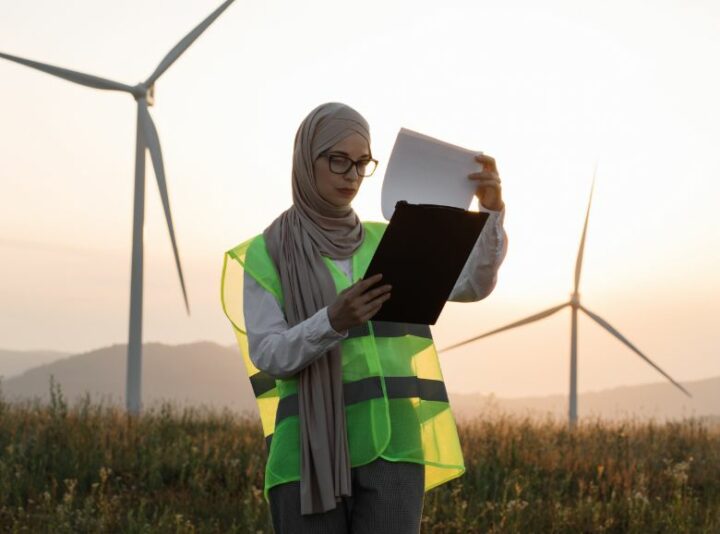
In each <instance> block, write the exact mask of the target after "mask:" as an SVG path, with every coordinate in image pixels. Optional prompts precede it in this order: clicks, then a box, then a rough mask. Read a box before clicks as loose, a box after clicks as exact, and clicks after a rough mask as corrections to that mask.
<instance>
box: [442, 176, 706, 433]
mask: <svg viewBox="0 0 720 534" xmlns="http://www.w3.org/2000/svg"><path fill="white" fill-rule="evenodd" d="M594 189H595V175H594V174H593V181H592V186H591V188H590V199H589V200H588V206H587V212H586V213H585V225H584V226H583V231H582V238H581V239H580V249H579V250H578V255H577V260H576V262H575V288H574V290H573V292H572V294H571V295H570V300H569V301H568V302H564V303H562V304H558V305H557V306H553V307H552V308H548V309H547V310H544V311H541V312H540V313H536V314H535V315H531V316H530V317H526V318H525V319H521V320H519V321H516V322H514V323H510V324H508V325H505V326H503V327H500V328H496V329H495V330H491V331H490V332H486V333H484V334H481V335H479V336H475V337H473V338H470V339H467V340H465V341H461V342H460V343H455V344H453V345H450V346H448V347H445V348H443V349H441V350H440V351H439V352H444V351H448V350H450V349H454V348H456V347H460V346H462V345H466V344H467V343H470V342H472V341H476V340H478V339H482V338H484V337H488V336H491V335H493V334H497V333H498V332H503V331H505V330H510V329H511V328H515V327H518V326H522V325H526V324H529V323H532V322H534V321H539V320H540V319H544V318H546V317H549V316H551V315H553V314H554V313H556V312H559V311H560V310H562V309H563V308H565V307H566V306H570V309H571V312H572V316H571V323H570V324H571V328H570V401H569V403H570V408H569V416H570V428H571V429H572V428H574V427H575V426H576V424H577V337H578V336H577V316H578V310H581V311H582V312H584V313H585V314H586V315H587V316H588V317H590V318H591V319H592V320H593V321H595V322H596V323H598V324H599V325H600V326H602V327H603V328H604V329H605V330H607V331H608V332H610V333H611V334H612V335H613V336H615V337H616V338H618V339H619V340H620V341H622V342H623V343H624V344H625V345H627V346H628V347H629V348H630V350H632V351H633V352H634V353H635V354H637V355H638V356H640V357H641V358H642V359H643V360H645V361H646V362H647V363H649V364H650V365H652V366H653V367H654V368H655V369H657V370H658V371H659V372H660V374H662V375H663V376H664V377H665V378H667V379H668V380H670V382H672V383H673V384H674V385H675V386H676V387H678V388H679V389H680V390H681V391H682V392H683V393H685V394H686V395H687V396H688V397H692V395H690V393H689V392H688V391H687V390H686V389H685V388H684V387H682V386H681V385H680V384H678V383H677V382H676V381H675V380H673V378H672V377H671V376H670V375H668V374H667V373H666V372H665V371H663V370H662V369H660V367H658V366H657V365H656V364H655V363H654V362H653V361H652V360H650V358H648V357H647V356H645V355H644V354H643V353H642V352H640V349H638V348H637V347H636V346H635V345H633V344H632V343H630V341H628V340H627V339H626V338H625V336H623V335H622V334H621V333H620V332H618V331H617V330H616V329H615V328H613V327H612V326H611V325H610V323H608V322H607V321H606V320H605V319H603V318H602V317H600V316H599V315H597V314H595V313H593V312H591V311H590V310H588V309H587V308H586V307H585V306H583V305H582V304H580V293H579V291H578V289H579V287H580V271H581V269H582V261H583V253H584V251H585V237H586V235H587V225H588V219H589V218H590V205H591V203H592V194H593V190H594Z"/></svg>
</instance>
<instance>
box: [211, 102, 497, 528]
mask: <svg viewBox="0 0 720 534" xmlns="http://www.w3.org/2000/svg"><path fill="white" fill-rule="evenodd" d="M476 159H477V161H478V162H480V163H482V164H483V170H482V171H481V172H477V173H472V174H470V175H469V176H468V179H472V180H475V181H477V192H476V195H477V197H478V199H479V200H480V203H481V206H482V208H481V209H483V210H484V211H489V212H490V216H489V219H488V222H487V224H486V227H485V228H484V230H483V232H482V233H481V235H480V237H479V238H478V241H477V243H476V245H475V247H474V249H473V251H472V253H471V255H470V257H469V259H468V261H467V263H466V265H465V267H464V268H463V272H462V274H461V275H460V277H459V278H458V281H457V282H456V284H455V287H454V288H453V291H452V293H451V295H450V300H454V301H459V302H471V301H477V300H480V299H482V298H484V297H485V296H487V295H488V294H489V293H490V292H491V291H492V289H493V288H494V286H495V283H496V280H497V270H498V268H499V266H500V264H501V263H502V261H503V259H504V257H505V253H506V251H507V235H506V233H505V231H504V229H503V226H502V224H503V218H504V212H505V210H504V203H503V200H502V193H501V186H500V178H499V177H498V173H497V169H496V166H495V161H494V160H493V158H491V157H489V156H486V155H478V156H477V157H476ZM376 163H377V162H376V161H375V160H374V159H373V158H372V152H371V149H370V133H369V127H368V124H367V121H366V120H365V119H364V118H363V117H362V116H361V115H360V114H359V113H358V112H357V111H355V110H354V109H352V108H351V107H349V106H347V105H344V104H341V103H337V102H330V103H326V104H322V105H320V106H318V107H317V108H315V109H314V110H313V111H311V112H310V114H309V115H308V116H307V117H306V118H305V119H304V120H303V122H302V123H301V124H300V127H299V128H298V131H297V134H296V136H295V147H294V153H293V170H292V192H293V205H292V206H291V207H290V208H289V209H287V210H286V211H284V212H283V213H282V214H280V216H278V217H277V218H276V219H275V220H274V221H273V222H272V223H271V224H270V225H269V226H268V227H267V228H266V229H265V231H264V232H263V233H262V234H261V235H258V236H255V237H254V238H252V239H250V240H248V241H245V242H244V243H241V244H240V245H238V246H237V247H234V248H233V249H231V250H229V251H227V253H226V254H225V261H224V265H223V279H222V291H221V293H222V301H223V309H224V310H225V313H226V315H227V316H228V318H229V319H230V321H231V323H232V324H233V327H234V331H235V334H236V335H237V339H238V344H239V346H240V349H241V352H242V354H243V357H244V360H245V364H246V366H247V369H248V374H249V376H250V381H251V383H252V386H253V390H254V392H255V395H256V400H257V401H258V406H259V410H260V416H261V420H262V424H263V430H264V432H265V436H266V442H267V444H268V449H269V453H268V461H267V465H266V470H265V488H264V496H265V498H266V500H268V501H269V504H270V510H271V514H272V521H273V525H274V527H275V530H276V531H277V532H279V533H284V532H292V533H297V532H371V531H372V532H373V533H375V534H379V533H384V532H392V533H404V532H408V533H409V532H418V531H419V529H420V519H421V516H422V507H423V500H424V493H425V491H427V490H428V489H430V488H432V487H435V486H437V485H439V484H442V483H444V482H446V481H448V480H450V479H452V478H455V477H457V476H460V475H461V474H462V473H463V472H464V470H465V467H464V463H463V459H462V452H461V449H460V445H459V441H458V438H457V429H456V427H455V422H454V419H453V417H452V412H451V411H450V407H449V404H448V400H447V392H446V390H445V386H444V382H443V380H442V373H441V371H440V366H439V362H438V359H437V353H436V351H435V348H434V345H433V343H432V336H431V334H430V329H429V327H428V326H426V325H425V326H424V325H410V324H404V323H391V322H379V321H372V317H373V315H375V314H376V313H377V311H378V310H379V309H380V307H381V306H382V303H383V302H385V301H386V300H387V299H388V298H391V297H392V288H391V287H390V286H389V285H387V284H384V285H379V286H377V287H375V288H374V289H371V290H370V289H369V288H370V287H371V286H375V285H377V283H378V282H379V281H380V278H381V276H382V275H376V276H374V277H371V278H368V279H367V280H362V279H361V277H362V275H363V273H364V272H365V269H366V268H367V265H368V263H369V261H370V258H371V257H372V254H373V252H374V250H375V248H376V247H377V244H378V242H379V239H380V237H381V236H382V232H383V231H384V229H385V227H386V223H371V222H364V223H361V221H360V220H359V219H358V217H357V215H356V214H355V212H354V210H353V208H352V206H351V202H352V200H353V198H354V197H355V195H356V194H357V192H358V189H359V187H360V185H361V184H362V181H363V178H364V177H365V176H367V175H370V174H372V172H373V170H374V168H375V165H376Z"/></svg>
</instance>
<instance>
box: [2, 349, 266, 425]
mask: <svg viewBox="0 0 720 534" xmlns="http://www.w3.org/2000/svg"><path fill="white" fill-rule="evenodd" d="M126 366H127V345H126V344H115V345H112V346H110V347H105V348H102V349H97V350H93V351H90V352H86V353H83V354H78V355H75V356H71V357H69V358H65V359H62V360H59V361H55V362H52V363H49V364H45V365H41V366H39V367H36V368H34V369H30V370H28V371H25V372H24V373H23V374H21V375H20V376H16V377H13V378H9V379H7V380H3V384H2V392H3V396H4V397H5V398H6V399H7V400H21V399H30V398H33V397H35V398H38V399H40V400H42V401H45V402H47V401H49V399H50V375H51V374H52V375H53V376H54V379H55V381H56V382H57V383H58V384H60V386H61V387H62V393H63V396H64V397H65V398H66V399H67V400H68V402H69V403H70V404H73V403H74V402H75V401H76V400H77V399H78V398H79V397H82V396H84V394H85V391H88V392H89V393H90V396H91V398H93V399H94V400H96V401H100V400H102V401H103V402H104V403H105V404H118V405H122V406H124V405H125V375H126ZM142 367H143V374H142V385H141V387H142V396H143V406H145V407H150V406H152V405H153V404H155V403H157V402H160V401H163V400H169V401H172V402H176V403H178V404H180V405H183V404H192V405H200V404H206V405H208V406H212V407H216V408H221V407H223V406H227V407H228V408H230V409H233V410H237V411H244V410H252V411H253V412H256V405H255V397H254V396H253V393H252V389H251V388H250V382H249V381H248V378H247V372H246V371H245V366H244V364H243V362H242V359H241V357H240V354H239V352H238V350H237V348H235V347H232V346H222V345H218V344H217V343H211V342H198V343H189V344H184V345H165V344H163V343H145V344H144V345H143V362H142Z"/></svg>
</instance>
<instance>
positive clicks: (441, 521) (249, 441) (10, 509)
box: [0, 382, 720, 533]
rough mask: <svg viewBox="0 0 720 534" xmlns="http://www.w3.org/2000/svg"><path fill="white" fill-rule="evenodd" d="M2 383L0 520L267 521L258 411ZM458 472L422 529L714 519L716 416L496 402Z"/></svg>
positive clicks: (469, 439)
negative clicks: (113, 400)
mask: <svg viewBox="0 0 720 534" xmlns="http://www.w3.org/2000/svg"><path fill="white" fill-rule="evenodd" d="M50 387H51V402H50V404H49V405H42V404H40V403H38V402H34V403H30V402H26V403H22V404H15V403H13V404H11V403H8V402H5V401H4V400H3V399H2V396H1V394H0V532H53V533H65V532H67V533H70V532H72V533H78V532H112V533H116V532H137V533H139V532H148V533H150V532H152V533H156V532H173V533H191V532H197V533H201V532H203V533H204V532H208V533H209V532H222V533H225V532H237V533H247V532H265V533H270V532H272V527H271V524H270V519H269V514H268V508H267V505H266V503H265V501H264V500H263V497H262V491H261V488H262V483H263V469H264V464H265V443H264V440H263V436H262V431H261V429H260V423H259V421H258V420H257V419H255V418H254V417H247V418H245V417H240V416H237V415H234V414H232V413H231V412H229V411H224V412H222V413H220V412H217V411H212V410H206V409H202V408H195V409H183V410H182V411H180V410H179V409H177V408H175V407H173V406H171V405H169V404H166V405H163V406H162V407H161V408H160V409H157V410H151V411H147V412H146V413H144V414H143V415H142V416H141V417H139V418H134V417H129V416H127V415H126V414H125V413H124V412H123V410H121V409H117V408H114V407H110V406H104V405H102V404H101V403H98V404H91V403H90V402H89V401H88V399H87V398H86V399H85V400H84V401H83V402H78V403H77V404H76V405H75V406H73V407H72V408H69V407H68V405H67V403H66V401H65V400H64V399H63V396H62V392H61V391H60V389H59V388H58V387H57V386H56V385H54V384H53V383H52V382H51V386H50ZM459 430H460V439H461V441H462V444H463V448H464V451H465V461H466V465H467V472H466V473H465V475H464V476H463V477H461V478H459V479H456V480H453V481H451V482H449V483H447V484H444V485H443V486H440V487H439V488H436V489H434V490H432V491H430V492H428V493H427V494H426V496H425V510H424V517H423V532H443V533H445V532H513V533H517V532H529V533H539V532H573V533H575V532H623V533H625V532H637V533H647V532H672V533H678V532H720V431H719V430H718V429H717V428H715V429H712V428H710V427H709V426H708V425H706V424H703V423H701V422H700V421H697V420H686V421H684V422H682V423H670V424H659V423H643V422H637V421H626V422H623V423H613V424H610V423H604V422H601V421H593V422H588V421H582V422H581V423H580V424H579V426H578V428H577V429H576V430H575V431H574V432H569V431H568V430H567V428H566V425H560V424H557V423H554V422H552V421H551V420H547V421H542V422H539V421H532V420H529V419H521V418H513V417H509V416H506V415H496V416H492V417H490V418H487V419H485V418H483V419H477V420H475V421H473V422H471V423H467V424H462V425H460V426H459Z"/></svg>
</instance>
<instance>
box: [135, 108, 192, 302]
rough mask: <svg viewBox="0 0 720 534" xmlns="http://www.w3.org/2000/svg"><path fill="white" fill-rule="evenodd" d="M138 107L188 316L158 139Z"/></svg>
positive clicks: (145, 112)
mask: <svg viewBox="0 0 720 534" xmlns="http://www.w3.org/2000/svg"><path fill="white" fill-rule="evenodd" d="M138 105H139V106H140V118H141V122H142V131H143V138H144V139H145V143H146V145H147V147H148V149H149V150H150V158H151V159H152V164H153V169H154V170H155V178H156V179H157V184H158V189H159V190H160V198H161V199H162V205H163V210H164V211H165V220H166V221H167V225H168V230H169V231H170V241H171V242H172V248H173V254H174V255H175V266H176V267H177V271H178V275H180V285H181V286H182V292H183V298H184V299H185V309H186V310H187V313H188V315H190V306H189V304H188V299H187V292H186V291H185V279H184V278H183V272H182V267H181V265H180V256H179V255H178V249H177V243H176V241H175V230H174V229H173V222H172V214H171V213H170V200H169V198H168V192H167V184H166V182H165V168H164V166H163V160H162V151H161V150H160V139H159V137H158V134H157V130H156V129H155V124H154V123H153V120H152V117H150V113H149V112H148V109H147V104H146V103H145V101H144V100H142V99H141V100H138Z"/></svg>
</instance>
